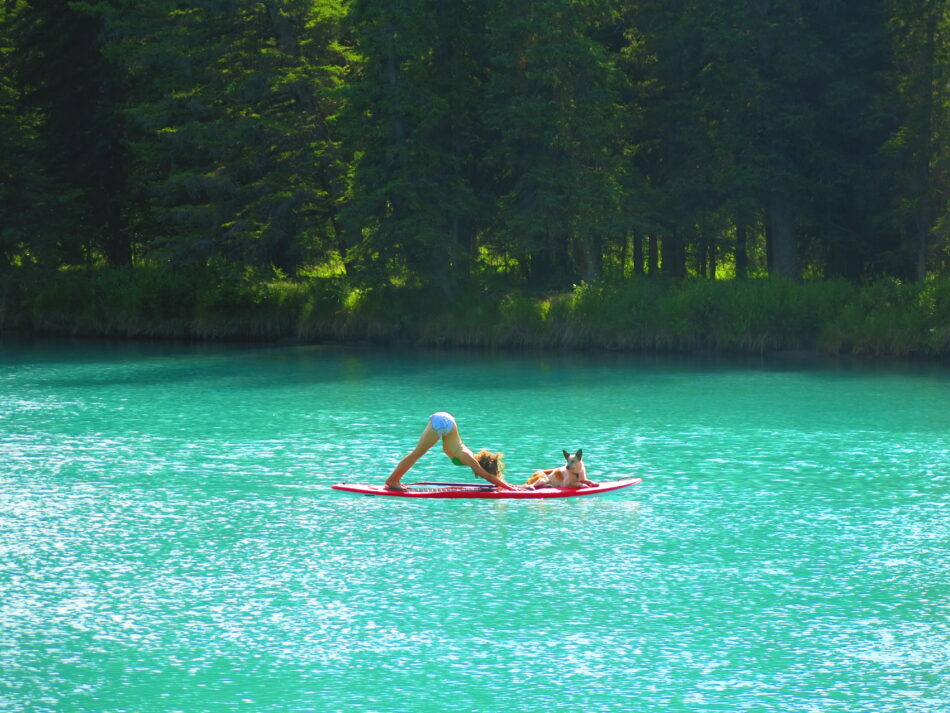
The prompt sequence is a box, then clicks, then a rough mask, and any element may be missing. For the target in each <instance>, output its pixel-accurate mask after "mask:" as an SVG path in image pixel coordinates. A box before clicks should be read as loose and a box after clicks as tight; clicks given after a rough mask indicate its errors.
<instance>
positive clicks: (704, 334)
mask: <svg viewBox="0 0 950 713" xmlns="http://www.w3.org/2000/svg"><path fill="white" fill-rule="evenodd" d="M16 277H17V278H18V279H15V280H13V281H11V282H9V283H8V284H7V286H6V289H4V290H3V291H2V292H0V331H2V332H3V333H9V332H11V331H18V332H32V333H42V334H56V335H84V336H107V337H130V338H172V339H198V340H266V341H272V340H284V339H295V340H301V341H306V342H323V341H336V342H366V341H369V342H373V343H394V342H399V343H410V344H418V345H426V346H454V347H495V348H569V349H604V350H621V351H669V352H689V351H697V350H711V351H720V352H733V353H764V352H770V351H777V350H820V351H823V352H826V353H830V354H856V355H894V356H907V355H927V356H948V355H950V280H948V279H943V280H935V281H931V282H928V283H925V284H901V283H899V282H897V281H894V280H887V281H880V282H876V283H873V284H870V285H866V286H856V285H853V284H850V283H847V282H843V281H835V280H829V281H817V282H807V283H803V284H797V283H793V282H789V281H786V280H780V279H760V280H749V281H711V280H698V279H697V280H685V281H665V280H651V279H645V278H640V279H631V280H625V281H623V282H617V283H609V284H608V283H604V284H581V285H577V286H575V287H574V288H573V289H571V290H568V291H565V292H563V293H557V294H548V295H541V296H539V295H527V294H523V293H521V292H519V291H516V290H513V291H510V292H508V293H506V294H499V293H486V292H478V291H471V292H466V294H465V297H463V298H460V299H459V300H456V301H449V300H446V299H445V297H444V296H443V295H441V294H434V293H432V292H431V291H428V290H424V289H420V288H411V287H400V286H395V285H391V284H386V285H381V286H378V287H375V288H370V289H366V288H364V289H356V288H353V287H352V286H350V285H349V283H348V282H347V280H346V279H345V278H343V277H311V278H302V279H297V280H290V279H286V278H280V277H277V278H271V279H261V278H260V277H259V276H255V275H252V274H244V275H238V276H235V275H230V276H227V277H221V276H209V275H208V274H205V273H187V272H181V271H171V270H169V269H166V268H162V267H160V266H141V267H136V268H135V269H134V270H117V269H99V270H93V271H88V270H63V271H60V272H57V273H55V274H53V275H48V274H47V275H44V276H43V277H42V279H37V278H35V277H34V278H30V277H29V276H25V275H18V276H16Z"/></svg>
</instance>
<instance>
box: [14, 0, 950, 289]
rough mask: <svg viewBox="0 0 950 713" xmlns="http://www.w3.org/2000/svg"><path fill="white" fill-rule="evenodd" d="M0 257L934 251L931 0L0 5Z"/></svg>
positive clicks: (436, 273) (299, 269)
mask: <svg viewBox="0 0 950 713" xmlns="http://www.w3.org/2000/svg"><path fill="white" fill-rule="evenodd" d="M0 63H2V73H0V173H2V177H3V179H2V187H0V272H4V273H6V274H7V275H16V274H18V273H27V272H28V273H30V274H31V275H49V274H52V273H57V272H62V270H64V269H70V268H74V267H79V268H85V269H88V268H94V267H96V266H109V267H115V268H124V267H130V268H134V267H135V266H142V265H151V266H153V267H154V266H155V265H164V266H166V267H168V268H171V269H172V270H174V271H178V272H181V273H189V272H194V273H195V274H202V275H208V274H212V275H215V276H222V275H225V276H227V275H230V276H232V277H233V276H235V275H238V276H247V275H253V276H257V278H258V279H266V278H267V277H268V276H269V277H271V278H272V277H273V275H275V274H278V275H283V276H287V277H290V278H297V277H307V276H309V277H316V276H319V275H333V276H340V275H346V278H347V280H348V281H350V282H351V284H352V285H354V286H360V285H362V286H372V285H377V284H379V283H380V282H381V281H385V280H389V281H393V282H395V283H396V284H401V285H408V286H423V287H437V288H438V289H440V290H442V291H443V292H444V293H445V294H446V295H449V296H452V295H457V294H460V293H463V292H465V291H470V290H471V289H472V288H478V289H483V288H485V287H486V286H488V287H491V286H493V285H494V286H499V285H511V286H519V287H523V288H528V289H538V290H546V289H556V288H558V287H565V288H569V287H570V285H571V284H572V283H575V282H580V281H582V280H583V281H586V282H589V283H590V282H594V281H596V280H598V279H599V278H606V279H607V280H617V279H622V278H625V277H631V276H634V275H652V276H655V275H666V276H670V277H674V278H677V277H685V276H687V275H692V276H701V277H706V278H716V277H717V276H718V277H720V278H721V277H732V276H734V277H737V278H745V277H751V276H761V275H766V274H771V275H783V276H787V277H791V278H793V279H799V278H809V279H815V278H845V279H847V280H851V281H863V280H866V279H873V278H877V277H882V276H886V277H890V278H897V279H898V280H900V281H904V282H911V281H921V280H924V279H925V278H926V277H927V276H934V275H945V274H947V272H948V267H950V238H948V229H950V225H948V221H947V212H948V211H947V208H948V197H950V150H948V141H950V139H948V137H950V97H948V83H950V12H948V7H947V3H945V2H944V1H943V0H811V1H810V0H758V1H756V2H749V1H748V0H690V1H684V0H507V1H506V2H490V1H488V0H270V1H261V2H250V1H249V0H203V1H196V2H181V1H179V0H149V2H132V1H131V0H85V1H82V2H70V1H67V0H12V1H11V0H6V1H5V2H0Z"/></svg>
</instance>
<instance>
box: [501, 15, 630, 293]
mask: <svg viewBox="0 0 950 713" xmlns="http://www.w3.org/2000/svg"><path fill="white" fill-rule="evenodd" d="M613 19H614V9H613V8H612V6H611V4H610V3H609V2H605V1H602V0H596V1H591V2H585V3H576V2H570V1H569V0H518V1H517V2H508V3H502V4H499V5H496V6H495V7H494V9H493V12H492V13H491V14H490V15H489V19H488V31H489V38H488V41H489V46H490V48H491V52H492V55H491V64H490V67H491V77H490V80H489V84H488V88H487V97H486V105H487V106H486V117H487V118H486V122H487V125H488V127H489V129H490V131H491V137H492V148H491V151H490V153H489V160H490V161H491V167H492V172H493V174H494V176H495V180H496V182H497V188H496V191H497V194H498V196H499V199H498V225H497V227H496V228H495V230H497V231H499V232H500V233H501V235H502V236H503V243H502V245H503V247H504V249H505V250H506V251H508V252H510V253H511V254H512V255H514V256H515V257H516V258H517V259H518V262H519V263H520V264H521V265H522V267H523V271H524V275H525V277H526V278H527V279H528V280H529V281H531V282H535V283H541V282H544V281H554V282H556V283H559V284H564V283H565V282H567V281H568V280H570V279H586V280H591V279H593V278H595V277H596V276H597V275H598V274H599V271H600V269H601V263H602V250H603V241H604V239H605V237H608V236H610V235H611V234H617V233H618V232H619V233H621V234H622V233H623V231H624V227H623V221H622V220H621V212H620V198H621V189H620V185H621V182H620V178H619V172H620V167H619V162H618V156H619V153H620V150H621V146H622V141H621V138H620V136H619V128H620V113H619V94H618V76H617V67H616V61H615V58H614V57H612V56H610V55H608V53H607V52H606V50H605V47H604V45H603V44H602V43H601V42H600V41H598V39H597V36H596V34H597V30H598V29H599V28H601V27H602V26H604V25H607V24H609V23H610V22H611V21H612V20H613Z"/></svg>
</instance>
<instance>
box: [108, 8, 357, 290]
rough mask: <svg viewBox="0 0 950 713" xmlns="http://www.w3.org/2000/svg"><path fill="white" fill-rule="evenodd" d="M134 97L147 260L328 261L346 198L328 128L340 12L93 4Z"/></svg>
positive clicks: (340, 51) (338, 71) (286, 266)
mask: <svg viewBox="0 0 950 713" xmlns="http://www.w3.org/2000/svg"><path fill="white" fill-rule="evenodd" d="M98 9H99V11H100V12H101V13H102V14H103V16H104V17H105V18H106V21H107V23H108V27H109V29H110V32H111V33H112V34H113V35H114V37H115V41H114V45H113V47H112V48H111V50H110V52H111V56H112V57H114V58H115V59H116V61H120V62H122V63H123V64H125V65H126V66H128V67H129V71H130V75H131V80H132V82H133V84H134V87H135V93H134V95H133V99H132V102H131V103H130V107H129V109H128V111H127V113H128V116H129V117H130V118H131V119H132V120H133V121H134V123H135V125H136V126H137V127H138V128H139V132H138V136H137V138H136V140H135V141H134V142H133V152H134V160H135V176H136V194H137V195H139V196H141V197H142V199H144V200H147V201H148V203H149V207H150V213H149V217H148V218H147V219H146V224H145V226H144V227H143V230H145V231H146V233H147V234H148V236H149V242H150V247H151V248H152V249H159V250H161V251H162V252H163V254H165V255H168V256H170V257H171V258H172V259H173V260H174V261H176V262H179V263H196V264H203V263H206V262H207V261H209V260H221V259H223V260H225V261H227V262H229V263H232V264H235V265H238V266H241V265H247V266H250V267H254V268H260V267H270V266H273V267H275V268H278V269H280V270H282V271H284V272H287V273H291V274H293V273H295V272H296V270H297V269H298V268H299V267H300V266H301V265H304V264H307V263H309V262H314V261H318V260H320V259H323V258H325V257H326V256H327V254H328V252H329V251H330V250H331V249H333V248H335V247H336V245H335V243H334V242H333V238H334V237H335V236H334V227H335V221H336V214H337V212H338V209H339V206H338V203H339V201H340V200H341V197H342V193H343V190H344V186H343V176H342V173H343V168H342V167H341V166H340V161H339V157H338V154H337V149H336V141H335V138H334V136H333V135H332V130H331V128H330V121H329V119H330V117H331V116H332V114H333V113H335V111H336V101H337V100H336V99H335V98H334V96H333V94H334V92H335V90H336V89H337V88H338V86H339V85H340V83H341V81H342V77H343V72H344V67H345V65H346V62H347V57H346V49H345V46H344V44H343V43H342V40H343V38H342V29H341V27H340V19H341V16H342V14H343V12H344V6H343V5H342V3H341V2H322V3H320V4H319V5H314V3H312V2H308V1H306V0H283V1H278V0H274V1H272V2H248V1H247V0H212V1H210V2H205V3H201V4H200V5H196V6H193V7H182V6H181V4H180V3H178V2H176V1H174V0H155V1H154V2H150V3H148V4H147V5H144V6H143V5H142V4H140V3H132V2H125V1H123V2H121V3H119V4H118V5H111V4H100V5H99V6H98Z"/></svg>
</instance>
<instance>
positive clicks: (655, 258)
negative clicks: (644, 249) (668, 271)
mask: <svg viewBox="0 0 950 713" xmlns="http://www.w3.org/2000/svg"><path fill="white" fill-rule="evenodd" d="M649 243H650V244H649V250H648V253H649V254H648V257H647V260H648V261H649V264H648V266H647V267H648V272H649V274H650V276H651V277H656V276H657V274H659V271H660V246H659V245H658V244H657V239H656V236H655V235H651V236H650V238H649Z"/></svg>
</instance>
